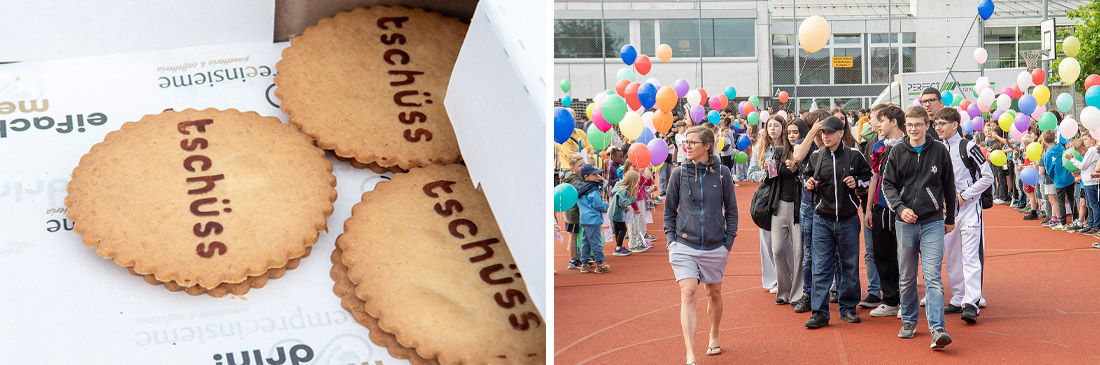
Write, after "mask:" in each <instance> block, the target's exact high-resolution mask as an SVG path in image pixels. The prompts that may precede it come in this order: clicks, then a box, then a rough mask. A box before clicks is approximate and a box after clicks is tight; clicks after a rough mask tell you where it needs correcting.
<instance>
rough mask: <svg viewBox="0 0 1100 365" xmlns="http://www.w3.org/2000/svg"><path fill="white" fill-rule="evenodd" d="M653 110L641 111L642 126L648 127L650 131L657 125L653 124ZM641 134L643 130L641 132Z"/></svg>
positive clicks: (655, 128)
mask: <svg viewBox="0 0 1100 365" xmlns="http://www.w3.org/2000/svg"><path fill="white" fill-rule="evenodd" d="M653 115H654V113H653V112H645V113H642V127H646V128H649V130H651V131H656V130H657V127H655V126H654V125H653ZM642 133H643V134H644V133H645V132H642Z"/></svg>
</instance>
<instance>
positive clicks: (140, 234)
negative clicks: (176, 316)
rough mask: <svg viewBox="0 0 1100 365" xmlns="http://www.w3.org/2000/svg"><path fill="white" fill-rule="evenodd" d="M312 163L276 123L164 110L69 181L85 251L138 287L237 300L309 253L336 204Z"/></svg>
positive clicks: (322, 163)
mask: <svg viewBox="0 0 1100 365" xmlns="http://www.w3.org/2000/svg"><path fill="white" fill-rule="evenodd" d="M335 186H336V178H335V176H333V175H332V164H331V163H329V162H328V160H326V159H325V158H324V151H323V150H321V149H319V148H317V147H316V146H314V145H313V142H312V140H311V139H310V138H309V136H306V135H304V134H302V133H299V132H298V131H297V130H296V128H294V127H293V126H291V125H287V124H283V123H281V122H280V121H279V119H278V118H274V117H263V116H260V115H259V114H257V113H255V112H247V113H245V112H240V111H237V110H234V109H230V110H216V109H206V110H201V111H199V110H194V109H188V110H184V111H180V112H177V111H172V110H168V111H165V112H163V113H161V114H157V115H147V116H145V117H143V118H142V119H141V120H140V121H138V122H128V123H125V124H123V125H122V127H121V128H120V129H119V130H117V131H114V132H111V133H108V134H107V136H106V137H104V140H103V141H102V142H100V143H97V144H96V145H94V146H92V148H91V150H90V151H89V152H88V153H87V154H85V155H84V156H83V157H81V159H80V164H79V165H78V166H77V167H76V168H75V169H73V173H72V180H71V181H70V182H69V185H68V196H67V197H66V198H65V205H66V206H67V207H68V209H69V211H68V215H69V218H70V219H72V220H73V221H74V222H75V225H74V231H75V232H76V233H78V234H80V235H81V236H83V242H84V244H85V245H86V246H88V247H92V248H95V249H96V253H97V254H99V255H100V256H102V257H104V258H109V259H113V260H114V261H115V262H116V263H117V264H119V265H121V266H123V267H127V268H129V269H130V270H131V272H132V273H133V274H135V275H140V276H143V277H145V279H146V281H147V282H151V283H154V282H155V283H161V284H165V286H166V287H169V288H170V289H171V290H186V291H187V292H188V293H191V294H202V293H208V294H211V295H214V296H220V295H224V294H225V293H226V292H232V293H235V294H243V292H246V291H247V290H248V289H249V288H250V287H259V286H262V285H264V283H266V280H267V279H268V278H272V277H278V276H281V275H282V274H283V272H284V271H285V269H291V268H293V267H294V266H296V264H297V259H300V258H301V257H304V256H305V255H307V254H308V253H309V250H310V247H311V246H312V245H313V243H314V242H316V241H317V236H318V233H319V232H320V231H321V230H322V229H325V227H326V225H325V219H326V218H327V217H328V216H329V215H330V214H332V210H333V202H334V201H335V200H336V189H335V188H334V187H335Z"/></svg>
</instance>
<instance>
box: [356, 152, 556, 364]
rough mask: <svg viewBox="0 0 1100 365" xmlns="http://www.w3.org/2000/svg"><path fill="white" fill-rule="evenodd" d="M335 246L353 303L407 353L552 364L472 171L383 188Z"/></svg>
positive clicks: (422, 174)
mask: <svg viewBox="0 0 1100 365" xmlns="http://www.w3.org/2000/svg"><path fill="white" fill-rule="evenodd" d="M336 245H337V247H338V248H340V249H341V250H342V256H343V263H344V265H346V266H347V277H348V279H349V280H350V281H351V282H352V283H353V285H354V294H355V295H356V296H357V297H358V298H359V299H360V300H362V301H363V302H364V304H363V306H364V309H365V310H366V312H367V314H369V315H370V316H371V317H374V318H377V319H378V326H379V327H380V328H381V329H382V330H384V331H386V332H389V333H392V334H394V335H395V336H396V337H397V341H398V342H399V343H400V345H402V346H404V347H409V348H415V349H416V352H417V353H418V354H419V355H420V356H422V357H424V358H427V359H432V358H435V359H438V360H439V362H440V363H443V364H456V363H471V364H480V363H490V362H493V363H545V362H546V348H545V346H546V328H545V323H544V322H543V320H542V318H541V317H540V316H539V315H538V310H537V309H536V308H535V305H534V303H532V302H531V301H530V299H529V295H528V293H527V289H526V285H525V284H524V282H523V278H522V277H521V275H520V274H519V271H518V269H517V267H516V264H515V262H514V261H513V259H512V255H511V252H509V250H508V246H507V244H506V243H505V242H504V239H503V236H502V235H501V233H500V228H499V227H498V226H497V223H496V219H495V218H494V217H493V212H492V211H491V210H490V208H489V204H488V202H487V201H486V200H485V196H484V194H482V193H481V192H480V191H478V190H476V189H475V188H474V186H473V183H472V182H471V180H470V177H469V174H468V173H467V171H466V167H465V166H462V165H446V166H438V165H435V166H429V167H425V168H416V169H412V170H410V171H409V172H408V173H404V174H395V175H394V176H393V178H392V180H391V181H388V182H380V183H378V185H377V186H376V187H375V189H374V190H373V191H369V192H367V193H365V194H363V198H362V202H360V203H359V204H356V205H355V207H354V208H352V216H351V218H349V219H348V220H347V221H345V222H344V233H343V234H341V235H340V237H338V238H337V240H336Z"/></svg>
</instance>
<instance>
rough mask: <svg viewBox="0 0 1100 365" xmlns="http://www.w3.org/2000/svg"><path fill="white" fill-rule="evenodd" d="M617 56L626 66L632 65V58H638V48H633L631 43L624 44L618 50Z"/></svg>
mask: <svg viewBox="0 0 1100 365" xmlns="http://www.w3.org/2000/svg"><path fill="white" fill-rule="evenodd" d="M619 57H620V58H622V59H623V63H625V64H626V65H627V66H630V65H633V64H634V60H637V59H638V50H637V49H634V46H632V45H629V44H628V45H625V46H623V48H622V49H620V50H619Z"/></svg>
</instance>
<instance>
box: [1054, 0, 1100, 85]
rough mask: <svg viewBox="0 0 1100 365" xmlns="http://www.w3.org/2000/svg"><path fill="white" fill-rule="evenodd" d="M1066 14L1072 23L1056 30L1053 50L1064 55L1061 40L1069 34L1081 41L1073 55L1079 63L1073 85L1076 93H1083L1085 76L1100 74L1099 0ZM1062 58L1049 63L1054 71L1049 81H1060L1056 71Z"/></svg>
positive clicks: (1093, 0)
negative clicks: (1078, 49) (1075, 53)
mask: <svg viewBox="0 0 1100 365" xmlns="http://www.w3.org/2000/svg"><path fill="white" fill-rule="evenodd" d="M1066 16H1068V17H1069V18H1070V19H1072V20H1073V21H1074V25H1073V27H1071V28H1068V29H1064V30H1060V31H1058V34H1057V35H1056V39H1058V40H1059V41H1058V42H1056V44H1055V50H1056V51H1057V52H1056V53H1057V54H1059V55H1064V53H1063V52H1062V42H1061V40H1062V39H1064V38H1066V37H1069V36H1070V35H1073V36H1075V37H1077V39H1078V40H1080V41H1081V52H1079V53H1078V54H1077V57H1075V58H1076V59H1077V61H1078V62H1079V63H1080V64H1081V75H1080V76H1078V77H1077V81H1076V82H1074V85H1073V87H1074V89H1075V90H1077V92H1078V93H1080V94H1084V93H1085V77H1087V76H1088V75H1092V74H1100V0H1091V1H1089V2H1088V3H1086V4H1084V5H1081V6H1080V7H1078V8H1077V9H1075V10H1070V11H1067V12H1066ZM1062 59H1064V57H1063V58H1058V59H1055V60H1054V62H1052V63H1051V70H1054V72H1051V74H1052V75H1050V76H1049V78H1050V81H1062V77H1061V76H1060V75H1058V72H1057V70H1058V65H1059V64H1061V63H1062Z"/></svg>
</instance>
